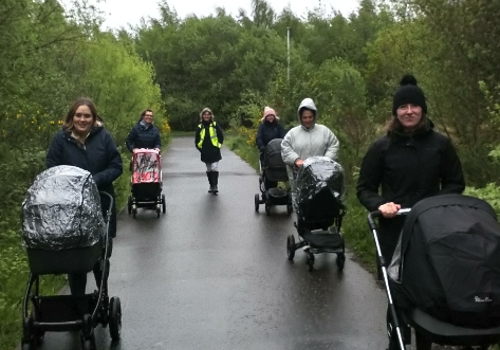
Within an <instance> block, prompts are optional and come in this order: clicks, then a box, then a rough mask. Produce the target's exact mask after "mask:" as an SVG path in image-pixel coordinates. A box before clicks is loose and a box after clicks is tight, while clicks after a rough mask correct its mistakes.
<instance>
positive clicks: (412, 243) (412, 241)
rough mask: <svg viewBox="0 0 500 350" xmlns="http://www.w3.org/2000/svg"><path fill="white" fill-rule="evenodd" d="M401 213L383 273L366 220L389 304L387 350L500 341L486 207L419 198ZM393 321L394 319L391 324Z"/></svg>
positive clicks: (496, 234) (491, 220)
mask: <svg viewBox="0 0 500 350" xmlns="http://www.w3.org/2000/svg"><path fill="white" fill-rule="evenodd" d="M399 214H407V215H408V216H407V218H406V221H405V224H404V228H403V230H402V233H401V236H400V240H399V243H398V246H397V247H396V251H395V253H394V256H393V259H392V262H391V264H390V267H389V268H387V265H386V262H385V261H384V259H383V257H382V253H381V250H380V244H379V239H378V234H377V226H376V224H375V219H376V218H377V217H379V216H381V213H380V212H378V211H375V212H372V213H370V214H369V215H368V223H369V226H370V229H371V230H372V233H373V237H374V240H375V246H376V249H377V256H378V260H379V263H380V265H381V269H382V275H383V278H384V283H385V287H386V291H387V297H388V301H389V311H390V321H389V322H388V323H389V324H388V335H389V349H390V350H395V349H401V350H403V349H406V348H405V346H406V345H409V344H410V343H411V339H407V338H408V337H409V336H408V335H407V336H406V337H407V338H405V335H404V334H403V332H402V328H401V327H400V325H401V324H406V325H409V326H411V327H413V328H414V329H415V333H416V341H417V350H430V349H431V346H432V343H436V344H441V345H454V346H481V347H482V349H486V348H487V347H488V346H489V345H491V344H496V343H498V342H499V341H500V225H499V223H498V222H497V219H496V214H495V211H494V210H493V208H492V207H491V206H490V205H489V204H488V203H486V202H485V201H482V200H480V199H477V198H473V197H468V196H462V195H457V194H452V195H442V196H436V197H431V198H427V199H424V200H422V201H420V202H419V203H417V204H416V205H415V206H414V207H413V208H412V209H411V211H409V210H408V209H406V210H401V211H400V213H399ZM398 316H399V317H398Z"/></svg>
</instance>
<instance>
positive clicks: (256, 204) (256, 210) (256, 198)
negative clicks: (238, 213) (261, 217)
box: [255, 194, 260, 213]
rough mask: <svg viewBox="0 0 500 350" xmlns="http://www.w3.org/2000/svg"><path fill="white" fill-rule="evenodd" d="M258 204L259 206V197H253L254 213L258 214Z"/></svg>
mask: <svg viewBox="0 0 500 350" xmlns="http://www.w3.org/2000/svg"><path fill="white" fill-rule="evenodd" d="M259 204H260V198H259V195H258V194H256V195H255V212H257V213H258V212H259Z"/></svg>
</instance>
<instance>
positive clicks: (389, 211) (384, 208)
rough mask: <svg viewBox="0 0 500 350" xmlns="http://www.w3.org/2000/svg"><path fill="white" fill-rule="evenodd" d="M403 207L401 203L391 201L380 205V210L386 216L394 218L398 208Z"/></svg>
mask: <svg viewBox="0 0 500 350" xmlns="http://www.w3.org/2000/svg"><path fill="white" fill-rule="evenodd" d="M399 209H401V205H399V204H396V203H393V202H390V203H385V204H382V205H381V206H380V207H378V210H379V211H380V212H381V213H382V216H383V217H384V218H393V217H395V216H396V215H397V214H398V210H399Z"/></svg>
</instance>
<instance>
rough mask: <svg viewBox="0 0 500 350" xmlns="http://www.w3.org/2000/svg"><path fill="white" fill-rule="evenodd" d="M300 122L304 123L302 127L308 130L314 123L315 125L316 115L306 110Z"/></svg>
mask: <svg viewBox="0 0 500 350" xmlns="http://www.w3.org/2000/svg"><path fill="white" fill-rule="evenodd" d="M300 121H301V122H302V125H303V126H304V127H305V128H306V129H309V128H310V127H311V126H312V125H313V123H314V114H313V112H312V111H310V110H307V109H305V110H304V111H303V112H302V114H301V115H300Z"/></svg>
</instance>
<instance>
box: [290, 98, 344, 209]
mask: <svg viewBox="0 0 500 350" xmlns="http://www.w3.org/2000/svg"><path fill="white" fill-rule="evenodd" d="M297 114H298V119H299V122H300V125H299V126H296V127H294V128H293V129H291V130H290V131H289V132H288V133H287V134H286V135H285V138H284V139H283V141H282V142H281V157H282V158H283V161H284V162H285V164H286V165H287V172H288V178H289V180H290V185H291V187H292V197H293V203H294V205H295V198H294V197H295V195H294V193H295V181H294V178H293V171H294V168H300V167H301V166H302V163H303V162H304V161H305V160H306V159H307V158H309V157H313V156H324V157H328V158H331V159H333V160H337V154H338V151H339V141H338V139H337V137H336V136H335V135H334V133H333V132H332V131H331V130H330V129H328V128H327V127H326V126H324V125H321V124H317V123H316V120H317V114H318V112H317V108H316V105H315V104H314V101H313V100H312V99H311V98H305V99H303V100H302V102H301V103H300V105H299V108H298V110H297Z"/></svg>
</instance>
